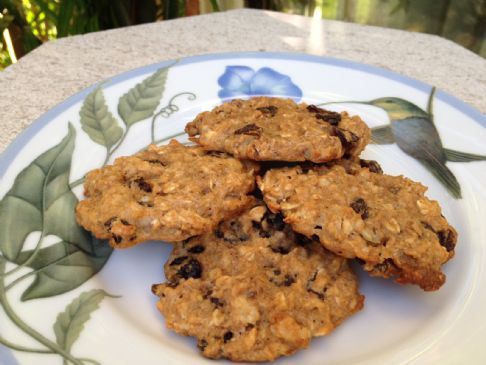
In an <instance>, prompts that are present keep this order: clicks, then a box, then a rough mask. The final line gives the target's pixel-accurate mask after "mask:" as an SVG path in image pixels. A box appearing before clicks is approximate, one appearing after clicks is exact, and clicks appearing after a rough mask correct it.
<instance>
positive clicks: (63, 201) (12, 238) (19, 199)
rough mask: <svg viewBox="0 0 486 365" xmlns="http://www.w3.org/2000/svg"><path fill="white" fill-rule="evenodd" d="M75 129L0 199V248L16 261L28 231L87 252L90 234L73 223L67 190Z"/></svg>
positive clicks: (72, 203)
mask: <svg viewBox="0 0 486 365" xmlns="http://www.w3.org/2000/svg"><path fill="white" fill-rule="evenodd" d="M74 139H75V130H74V128H73V127H72V126H71V125H70V126H69V132H68V134H67V136H66V137H65V138H64V139H63V140H62V141H61V142H60V143H59V144H58V145H56V146H54V147H52V148H51V149H49V150H48V151H46V152H44V153H43V154H42V155H40V156H39V157H37V158H36V159H35V160H34V161H32V162H31V163H30V164H29V165H28V166H27V167H26V168H24V169H23V170H22V171H21V172H20V173H19V175H18V176H17V177H16V179H15V181H14V184H13V186H12V188H11V189H10V190H9V191H8V192H7V194H6V195H5V196H4V197H3V199H2V200H1V201H0V227H2V229H1V230H0V251H1V252H2V253H3V255H4V256H5V257H6V258H7V259H8V260H10V261H14V262H17V257H18V255H19V253H20V252H21V251H22V247H23V245H24V241H25V238H26V237H27V235H28V234H29V233H31V232H35V231H43V232H44V235H49V234H53V235H56V236H58V237H60V238H61V239H63V240H65V241H66V242H70V243H72V244H74V245H76V246H78V247H79V248H80V249H82V250H84V251H86V252H91V253H92V247H91V237H90V236H89V234H88V233H87V232H86V231H84V230H83V229H82V228H81V227H79V226H78V225H77V223H76V218H75V213H74V208H75V206H76V204H77V198H76V196H75V195H74V194H73V193H72V192H71V190H70V189H69V185H68V183H69V170H70V168H71V156H72V153H73V149H74Z"/></svg>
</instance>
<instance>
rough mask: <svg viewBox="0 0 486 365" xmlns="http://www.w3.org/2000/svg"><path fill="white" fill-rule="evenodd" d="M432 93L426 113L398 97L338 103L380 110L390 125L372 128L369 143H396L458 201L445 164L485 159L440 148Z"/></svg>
mask: <svg viewBox="0 0 486 365" xmlns="http://www.w3.org/2000/svg"><path fill="white" fill-rule="evenodd" d="M434 94H435V88H433V89H432V91H431V93H430V97H429V102H428V107H427V109H428V111H424V110H422V109H421V108H419V107H418V106H417V105H415V104H414V103H412V102H410V101H407V100H405V99H401V98H397V97H384V98H379V99H374V100H371V101H346V102H338V103H356V104H367V105H373V106H376V107H378V108H381V109H383V110H384V111H385V112H386V113H387V115H388V118H389V119H390V124H387V125H384V126H380V127H375V128H372V129H371V132H372V142H373V143H376V144H392V143H396V144H397V145H398V147H400V149H401V150H402V151H403V152H405V153H406V154H408V155H409V156H412V157H413V158H415V159H416V160H417V161H419V162H420V163H421V164H422V165H423V166H424V167H425V168H426V169H427V170H429V171H430V172H431V173H432V174H433V175H434V176H435V177H436V178H437V179H438V180H439V181H440V183H441V184H442V185H444V187H445V188H446V189H447V190H448V191H449V192H450V194H451V195H452V196H453V197H454V198H456V199H459V198H461V186H460V185H459V182H458V181H457V179H456V177H455V176H454V174H453V173H452V171H451V170H449V168H448V167H447V166H446V162H447V161H450V162H471V161H484V160H486V156H482V155H476V154H472V153H467V152H461V151H455V150H452V149H449V148H445V147H444V146H443V145H442V141H441V139H440V135H439V132H438V131H437V128H436V126H435V124H434V120H433V114H432V100H433V97H434ZM331 103H332V102H330V103H325V104H331ZM321 105H323V104H321Z"/></svg>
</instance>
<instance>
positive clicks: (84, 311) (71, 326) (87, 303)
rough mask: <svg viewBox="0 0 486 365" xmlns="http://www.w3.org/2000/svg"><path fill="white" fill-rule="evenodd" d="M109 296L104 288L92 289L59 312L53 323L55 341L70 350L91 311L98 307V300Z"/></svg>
mask: <svg viewBox="0 0 486 365" xmlns="http://www.w3.org/2000/svg"><path fill="white" fill-rule="evenodd" d="M106 296H109V294H108V293H106V292H105V291H104V290H100V289H94V290H90V291H88V292H84V293H82V294H81V295H80V296H79V297H77V298H76V299H74V300H73V301H72V302H71V303H70V304H69V305H68V306H67V307H66V309H65V310H64V312H62V313H59V314H58V316H57V319H56V322H55V323H54V333H55V335H56V342H57V343H58V344H59V345H60V346H61V347H62V348H63V349H64V350H66V351H68V352H69V351H70V350H71V347H72V346H73V344H74V342H76V340H77V339H78V337H79V335H80V334H81V331H82V330H83V328H84V325H85V323H86V322H87V321H88V320H89V319H90V317H91V313H93V312H94V311H95V310H96V309H98V307H99V305H100V302H101V301H102V300H103V299H104V298H105V297H106Z"/></svg>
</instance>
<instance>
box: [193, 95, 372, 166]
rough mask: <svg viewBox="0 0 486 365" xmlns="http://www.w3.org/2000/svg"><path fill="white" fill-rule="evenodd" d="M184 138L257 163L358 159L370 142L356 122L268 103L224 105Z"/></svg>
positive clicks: (309, 107) (319, 111)
mask: <svg viewBox="0 0 486 365" xmlns="http://www.w3.org/2000/svg"><path fill="white" fill-rule="evenodd" d="M186 132H187V133H188V134H189V135H190V136H192V137H194V136H198V137H197V138H192V140H193V141H195V142H197V143H198V144H200V145H201V146H203V147H205V148H208V149H213V150H217V151H224V152H228V153H230V154H232V155H234V156H235V157H237V158H245V159H250V160H256V161H312V162H317V163H319V162H325V161H331V160H335V159H339V158H341V157H343V156H358V155H359V154H360V152H361V151H362V150H363V149H364V148H365V146H366V144H367V143H368V142H369V140H370V130H369V128H368V127H367V126H366V124H365V123H364V122H363V121H362V120H361V119H360V118H359V117H358V116H353V117H350V116H349V115H348V114H347V113H345V112H343V113H340V114H339V113H335V112H331V111H328V110H324V109H321V108H318V107H316V106H314V105H306V104H304V103H302V104H296V103H295V102H294V101H292V100H291V99H277V98H268V97H256V98H252V99H249V100H233V101H230V102H227V103H224V104H222V105H221V106H218V107H216V108H215V109H213V110H212V111H209V112H203V113H201V114H199V115H198V116H197V117H196V119H195V120H194V121H192V122H191V123H189V124H188V125H187V126H186Z"/></svg>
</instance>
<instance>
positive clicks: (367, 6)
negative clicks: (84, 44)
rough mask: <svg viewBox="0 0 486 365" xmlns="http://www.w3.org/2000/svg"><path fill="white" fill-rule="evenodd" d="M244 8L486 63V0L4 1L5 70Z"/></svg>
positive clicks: (0, 26)
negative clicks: (441, 41)
mask: <svg viewBox="0 0 486 365" xmlns="http://www.w3.org/2000/svg"><path fill="white" fill-rule="evenodd" d="M242 7H251V8H259V9H268V10H275V11H282V12H286V13H290V14H300V15H306V16H313V17H322V18H325V19H337V20H344V21H349V22H355V23H361V24H370V25H377V26H383V27H390V28H398V29H406V30H410V31H417V32H425V33H431V34H437V35H440V36H443V37H446V38H448V39H451V40H453V41H454V42H457V43H459V44H461V45H463V46H464V47H466V48H469V49H470V50H472V51H473V52H476V53H478V54H480V55H481V56H482V57H485V58H486V0H308V1H306V0H0V35H1V40H2V41H1V42H0V69H2V68H4V67H6V66H8V65H10V64H11V63H12V62H15V61H16V59H17V58H20V57H22V56H23V55H25V54H27V53H28V52H30V51H31V50H33V49H34V48H35V47H37V46H39V45H40V44H42V43H43V42H46V41H48V40H51V39H56V38H59V37H65V36H69V35H75V34H84V33H89V32H96V31H99V30H105V29H112V28H118V27H124V26H128V25H135V24H141V23H147V22H154V21H163V20H166V19H173V18H177V17H182V16H190V15H197V14H201V13H207V12H212V11H221V10H228V9H234V8H242Z"/></svg>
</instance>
